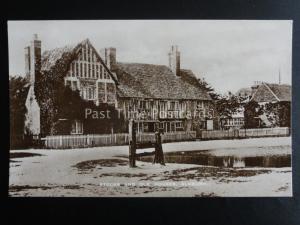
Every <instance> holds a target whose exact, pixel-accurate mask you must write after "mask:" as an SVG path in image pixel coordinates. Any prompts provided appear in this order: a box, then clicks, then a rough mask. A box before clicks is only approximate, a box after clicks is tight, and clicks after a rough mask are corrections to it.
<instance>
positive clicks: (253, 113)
mask: <svg viewBox="0 0 300 225" xmlns="http://www.w3.org/2000/svg"><path fill="white" fill-rule="evenodd" d="M244 108H245V111H244V120H245V128H258V127H260V126H262V124H260V122H259V121H260V119H259V116H260V115H262V114H263V113H264V112H263V109H262V107H261V106H260V105H259V104H258V103H257V102H255V101H250V102H248V103H247V104H246V105H245V106H244Z"/></svg>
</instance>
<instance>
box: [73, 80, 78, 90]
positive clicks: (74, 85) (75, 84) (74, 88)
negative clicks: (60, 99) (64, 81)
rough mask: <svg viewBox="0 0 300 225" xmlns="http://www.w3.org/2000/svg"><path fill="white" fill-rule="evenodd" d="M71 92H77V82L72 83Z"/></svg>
mask: <svg viewBox="0 0 300 225" xmlns="http://www.w3.org/2000/svg"><path fill="white" fill-rule="evenodd" d="M72 90H77V81H73V82H72Z"/></svg>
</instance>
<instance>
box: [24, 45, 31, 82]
mask: <svg viewBox="0 0 300 225" xmlns="http://www.w3.org/2000/svg"><path fill="white" fill-rule="evenodd" d="M24 53H25V77H26V79H27V80H28V81H30V46H26V47H25V49H24Z"/></svg>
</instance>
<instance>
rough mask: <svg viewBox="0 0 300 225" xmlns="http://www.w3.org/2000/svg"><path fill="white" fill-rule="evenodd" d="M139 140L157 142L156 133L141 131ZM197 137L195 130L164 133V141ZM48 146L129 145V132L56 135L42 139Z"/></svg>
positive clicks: (61, 147)
mask: <svg viewBox="0 0 300 225" xmlns="http://www.w3.org/2000/svg"><path fill="white" fill-rule="evenodd" d="M136 138H137V142H140V143H145V142H153V143H154V142H155V134H154V133H140V134H137V136H136ZM195 139H196V132H195V131H187V132H174V133H165V134H163V135H162V141H163V142H174V141H189V140H195ZM41 140H42V141H43V142H44V146H45V147H46V148H51V149H65V148H83V147H97V146H114V145H127V144H128V133H117V134H101V135H100V134H91V135H56V136H47V137H45V138H42V139H41Z"/></svg>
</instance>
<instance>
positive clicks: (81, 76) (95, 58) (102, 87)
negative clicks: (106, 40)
mask: <svg viewBox="0 0 300 225" xmlns="http://www.w3.org/2000/svg"><path fill="white" fill-rule="evenodd" d="M60 52H62V53H60ZM66 52H70V53H72V54H73V57H71V60H70V61H69V62H67V63H68V70H67V72H66V73H65V75H64V82H65V85H68V86H70V87H71V88H72V89H73V90H79V91H80V95H81V97H82V98H83V99H85V100H90V101H94V102H95V103H96V104H99V103H109V104H115V103H116V84H115V82H116V80H115V79H114V77H113V74H112V73H111V72H110V70H109V69H108V67H107V66H106V64H105V63H104V61H103V60H102V59H101V57H100V55H99V54H98V52H97V51H96V50H95V48H94V47H93V46H92V44H91V43H90V41H89V40H88V39H87V40H85V41H83V42H81V43H79V44H77V45H75V46H66V47H63V48H58V49H54V50H51V51H46V52H45V53H44V54H43V56H42V62H44V64H45V65H44V67H42V69H43V68H45V69H46V68H47V67H49V66H50V65H51V63H49V62H48V60H52V61H53V60H54V59H53V56H56V60H59V57H63V55H64V54H66ZM47 64H50V65H47Z"/></svg>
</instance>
